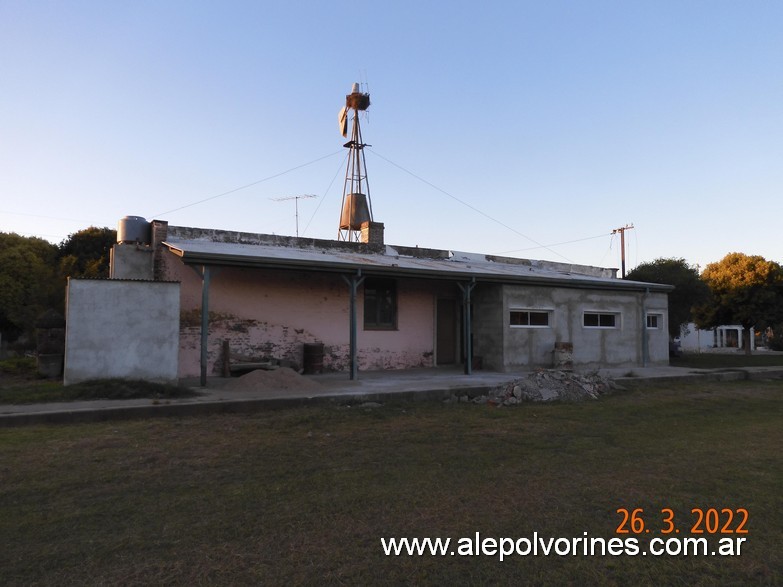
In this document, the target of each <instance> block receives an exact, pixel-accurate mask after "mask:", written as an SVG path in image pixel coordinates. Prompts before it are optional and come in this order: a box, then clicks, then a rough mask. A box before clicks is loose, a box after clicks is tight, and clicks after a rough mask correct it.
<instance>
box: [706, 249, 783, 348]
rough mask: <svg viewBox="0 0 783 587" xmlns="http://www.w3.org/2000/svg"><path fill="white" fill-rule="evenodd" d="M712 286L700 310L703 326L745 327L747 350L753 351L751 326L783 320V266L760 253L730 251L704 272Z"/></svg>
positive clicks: (743, 330) (744, 338) (763, 325)
mask: <svg viewBox="0 0 783 587" xmlns="http://www.w3.org/2000/svg"><path fill="white" fill-rule="evenodd" d="M701 278H702V279H703V280H704V282H705V283H706V284H707V285H708V286H709V288H710V298H709V300H708V301H707V302H706V303H705V304H703V305H702V306H700V307H699V308H698V310H697V312H696V323H697V324H698V326H699V327H700V328H714V327H716V326H723V325H727V324H739V325H740V326H742V340H743V344H744V346H745V353H746V354H750V353H751V348H750V330H751V328H754V327H755V328H766V327H767V326H771V325H773V324H775V323H778V322H780V321H782V320H783V268H781V266H780V265H779V264H778V263H775V262H774V261H767V260H766V259H764V257H761V256H758V255H753V256H751V255H745V254H743V253H729V254H728V255H726V256H725V257H724V258H723V259H721V260H720V261H718V262H717V263H710V264H709V265H707V267H706V268H705V269H704V272H703V273H702V274H701Z"/></svg>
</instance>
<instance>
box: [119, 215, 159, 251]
mask: <svg viewBox="0 0 783 587" xmlns="http://www.w3.org/2000/svg"><path fill="white" fill-rule="evenodd" d="M117 242H118V243H120V244H133V243H140V244H142V245H149V244H151V243H152V225H151V224H150V223H149V222H147V220H146V219H144V218H142V217H141V216H126V217H125V218H122V219H121V220H120V222H119V223H118V224H117Z"/></svg>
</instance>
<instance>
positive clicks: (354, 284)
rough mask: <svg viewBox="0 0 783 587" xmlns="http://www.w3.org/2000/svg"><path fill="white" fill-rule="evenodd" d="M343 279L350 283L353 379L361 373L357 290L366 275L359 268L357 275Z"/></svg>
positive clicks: (350, 336)
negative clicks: (357, 334)
mask: <svg viewBox="0 0 783 587" xmlns="http://www.w3.org/2000/svg"><path fill="white" fill-rule="evenodd" d="M342 278H343V281H345V283H347V284H348V288H349V289H350V294H351V297H350V305H349V310H348V313H349V315H350V335H349V340H350V354H351V358H350V363H351V380H352V381H353V380H354V379H356V378H357V377H358V375H359V361H358V352H357V349H356V330H357V320H356V292H357V291H358V289H359V286H360V285H361V284H362V282H363V281H364V277H362V270H361V269H357V270H356V275H351V277H350V278H348V277H346V276H345V275H343V276H342Z"/></svg>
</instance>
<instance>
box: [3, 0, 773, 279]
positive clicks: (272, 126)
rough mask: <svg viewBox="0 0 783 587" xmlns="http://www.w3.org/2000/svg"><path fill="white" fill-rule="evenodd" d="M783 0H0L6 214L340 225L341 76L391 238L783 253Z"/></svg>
mask: <svg viewBox="0 0 783 587" xmlns="http://www.w3.org/2000/svg"><path fill="white" fill-rule="evenodd" d="M781 23H783V3H782V2H779V1H777V0H775V1H768V2H766V1H756V0H748V1H746V2H739V1H734V0H732V1H723V0H714V1H694V0H677V1H670V0H654V1H646V0H635V1H633V2H628V1H620V0H617V1H603V0H596V1H582V0H574V1H558V0H553V1H546V2H544V1H541V0H538V1H535V2H529V1H525V0H516V1H496V0H485V1H483V2H480V3H476V2H463V1H462V0H451V1H448V2H445V1H443V2H440V1H427V0H416V1H408V0H400V1H395V2H388V1H385V2H378V1H375V0H365V1H364V2H343V1H341V0H333V1H330V2H319V1H308V0H301V1H297V2H290V1H279V2H278V1H276V0H273V1H265V0H264V1H262V0H257V1H252V2H251V1H237V0H220V1H219V2H218V1H214V2H207V1H198V0H187V1H176V0H152V1H147V0H134V1H133V2H120V1H117V0H69V1H68V2H62V1H59V0H52V1H43V0H0V56H2V58H1V59H0V84H1V85H0V87H1V88H2V91H1V92H0V232H16V233H19V234H22V235H25V236H39V237H41V238H45V239H47V240H50V241H52V242H54V243H58V242H60V241H62V240H63V239H64V238H66V237H67V236H68V235H69V234H71V233H74V232H76V231H78V230H81V229H84V228H87V227H89V226H100V227H102V226H108V227H112V228H116V226H117V222H118V221H119V220H120V219H121V218H122V217H124V216H126V215H135V216H142V217H144V218H146V219H147V220H152V219H161V220H167V221H168V222H169V223H170V224H173V225H179V226H197V227H206V228H220V229H226V230H235V231H245V232H256V233H268V234H283V235H294V234H295V233H296V230H297V218H296V216H295V211H296V209H295V205H294V200H292V199H290V198H292V197H294V196H300V195H314V196H317V197H314V198H306V199H300V200H298V211H299V217H298V230H299V234H300V235H301V236H305V237H311V238H326V239H335V238H337V232H338V221H339V215H340V204H341V200H342V192H343V184H344V178H345V163H346V154H347V153H346V152H347V149H345V148H343V143H344V142H345V139H343V137H342V136H340V134H339V132H338V125H337V114H338V110H339V109H340V108H341V107H342V106H343V105H344V103H345V95H346V94H348V93H350V90H351V86H352V84H353V83H354V82H359V83H361V84H362V86H361V87H362V90H363V91H366V92H369V93H370V97H371V101H372V105H371V106H370V108H369V110H368V111H367V113H366V114H365V115H362V118H361V119H360V120H361V124H362V134H363V139H364V141H365V142H366V143H368V145H369V146H368V147H366V148H365V155H366V162H367V174H368V181H369V192H370V198H371V202H372V207H373V212H374V219H375V220H376V221H379V222H383V223H384V225H385V240H386V242H387V243H388V244H399V245H409V246H414V245H418V246H421V247H432V248H439V249H450V250H457V251H470V252H479V253H487V254H503V255H507V256H516V257H523V258H531V259H546V260H550V261H560V262H568V263H577V264H584V265H595V266H602V267H619V266H620V259H621V247H620V239H619V233H618V234H612V232H613V231H615V230H616V229H618V228H621V227H625V226H631V225H632V226H633V228H632V229H631V228H629V229H628V230H626V231H625V241H626V251H625V252H626V265H627V267H628V269H631V268H633V267H635V266H636V265H638V264H640V263H645V262H651V261H654V260H655V259H658V258H671V257H674V258H683V259H685V260H686V261H687V262H688V263H689V264H691V265H694V266H695V265H698V266H699V267H700V268H702V269H703V268H704V266H705V265H706V264H708V263H712V262H716V261H719V260H720V259H721V258H723V257H724V256H725V255H726V254H728V253H730V252H742V253H746V254H749V255H761V256H763V257H765V258H767V259H769V260H775V261H777V262H783V252H781V246H780V237H779V234H780V233H779V231H780V223H781V218H782V217H783V214H782V212H783V204H782V203H781V202H783V197H782V196H783V35H782V34H781V33H780V30H781Z"/></svg>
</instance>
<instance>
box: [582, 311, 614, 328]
mask: <svg viewBox="0 0 783 587" xmlns="http://www.w3.org/2000/svg"><path fill="white" fill-rule="evenodd" d="M618 316H619V314H603V313H599V312H585V313H584V322H583V324H584V326H585V328H617V323H618V320H617V318H618Z"/></svg>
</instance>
